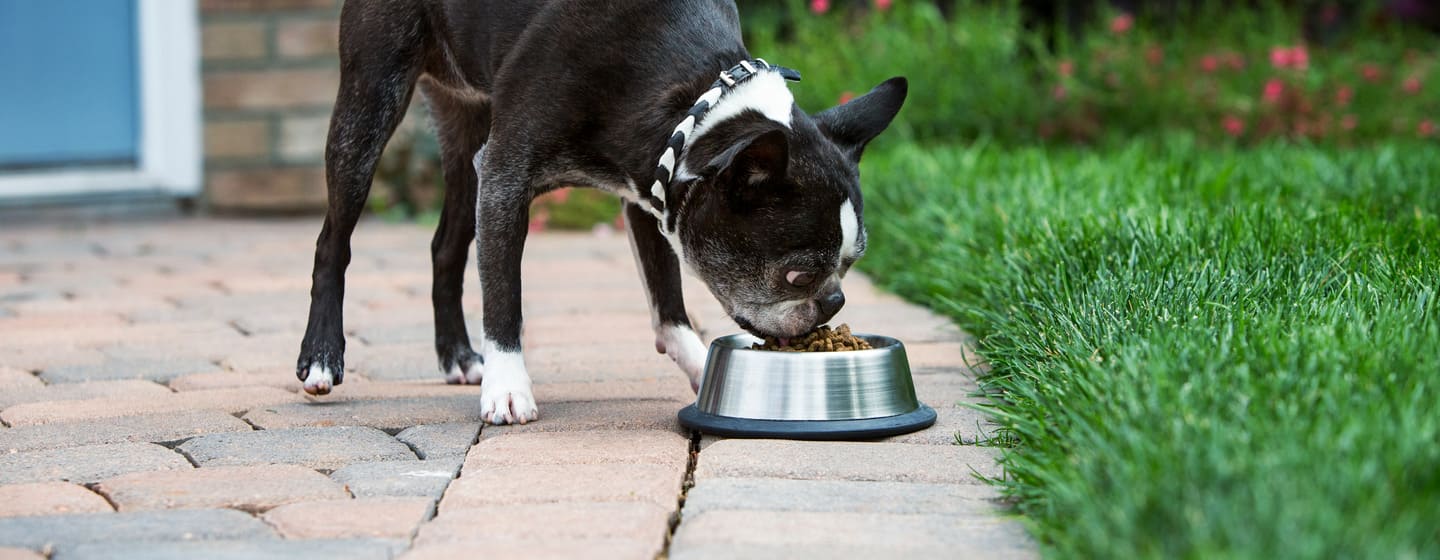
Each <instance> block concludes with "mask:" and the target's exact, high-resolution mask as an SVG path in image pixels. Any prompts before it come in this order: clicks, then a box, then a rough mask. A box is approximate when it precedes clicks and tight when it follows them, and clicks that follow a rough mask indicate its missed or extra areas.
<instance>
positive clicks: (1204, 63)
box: [1200, 54, 1220, 74]
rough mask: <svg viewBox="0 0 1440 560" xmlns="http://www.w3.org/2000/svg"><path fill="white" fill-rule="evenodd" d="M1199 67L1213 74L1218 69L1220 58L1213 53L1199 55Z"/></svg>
mask: <svg viewBox="0 0 1440 560" xmlns="http://www.w3.org/2000/svg"><path fill="white" fill-rule="evenodd" d="M1200 69H1201V70H1203V71H1204V72H1205V73H1206V74H1213V73H1215V71H1216V70H1219V69H1220V59H1219V58H1216V57H1215V55H1213V54H1207V55H1205V56H1202V57H1200Z"/></svg>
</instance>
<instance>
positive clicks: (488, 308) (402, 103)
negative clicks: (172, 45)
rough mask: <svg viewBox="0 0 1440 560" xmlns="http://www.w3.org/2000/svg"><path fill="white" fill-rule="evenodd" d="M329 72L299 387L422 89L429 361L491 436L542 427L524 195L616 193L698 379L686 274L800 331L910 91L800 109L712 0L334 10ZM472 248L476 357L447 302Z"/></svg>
mask: <svg viewBox="0 0 1440 560" xmlns="http://www.w3.org/2000/svg"><path fill="white" fill-rule="evenodd" d="M340 64H341V76H340V91H339V94H338V96H337V98H336V102H335V111H334V114H333V116H332V117H331V121H330V133H329V138H328V140H327V143H326V150H325V166H326V170H325V171H326V182H327V184H328V187H329V200H330V207H329V212H328V213H327V214H326V216H325V226H324V228H323V229H322V230H321V232H320V238H319V240H318V242H317V243H316V250H315V271H314V276H313V287H312V288H311V291H310V296H311V303H310V319H309V325H308V327H307V328H306V331H305V339H304V341H303V342H302V346H301V350H300V360H299V364H298V367H297V371H296V373H297V375H298V376H299V377H300V378H301V379H302V380H304V382H305V390H306V391H307V392H309V393H312V394H324V393H327V392H329V390H330V388H331V386H332V385H336V384H339V383H340V382H341V381H342V375H343V374H344V362H343V353H344V350H345V338H344V334H343V332H342V328H341V325H342V319H341V300H342V298H343V297H344V293H345V283H344V282H345V278H344V275H345V268H346V266H347V265H348V263H349V261H350V234H351V232H353V231H354V229H355V223H356V221H357V220H358V219H359V217H360V212H361V210H362V209H363V207H364V204H365V199H366V196H367V195H368V193H369V190H370V183H371V180H372V178H373V175H374V171H375V164H376V160H377V159H378V158H379V157H380V153H381V151H382V150H383V148H384V146H385V143H386V142H387V141H388V139H389V138H390V135H391V134H392V133H393V132H394V130H395V126H396V125H397V124H398V123H399V122H400V119H401V117H402V116H403V114H404V112H405V108H406V106H407V105H408V103H409V101H410V95H411V93H412V92H413V91H414V89H415V86H416V84H419V86H420V88H421V91H422V92H423V93H424V94H425V96H426V98H427V99H428V100H429V103H430V109H431V113H432V115H433V117H434V119H435V121H436V123H437V127H438V131H439V136H440V142H441V146H442V152H443V154H442V157H443V160H444V167H445V169H444V174H445V175H444V176H445V184H446V189H445V208H444V213H443V214H442V216H441V220H440V226H439V229H438V230H437V231H436V232H435V238H434V242H433V243H432V244H431V252H432V256H433V263H434V267H433V268H434V286H433V294H432V299H433V303H434V307H435V349H436V352H437V353H438V354H439V359H440V369H441V370H442V371H444V372H445V373H446V375H447V378H448V380H449V381H450V382H451V383H481V387H482V389H481V395H482V396H481V401H482V403H481V415H482V417H484V418H485V420H486V421H488V422H491V423H496V424H504V423H512V422H520V423H524V422H527V421H530V420H534V419H535V418H536V417H537V414H538V411H537V409H536V406H535V400H534V398H533V396H532V395H531V390H530V377H529V375H528V374H527V373H526V371H525V363H524V360H523V358H522V356H521V352H520V325H521V317H520V256H521V252H522V251H523V249H524V245H525V235H526V230H527V227H526V226H527V223H528V212H529V205H530V202H531V200H532V199H533V198H534V197H535V196H537V195H539V194H541V193H544V192H547V191H550V190H553V189H558V188H562V187H595V188H600V189H604V190H607V191H609V192H612V193H615V194H617V195H619V196H621V197H623V198H624V199H625V200H626V202H627V203H626V207H625V216H626V219H627V221H628V228H627V229H628V230H629V232H630V242H631V246H632V248H633V249H634V251H635V255H636V258H637V259H638V260H639V264H640V270H641V276H642V280H643V281H644V283H645V287H646V290H647V292H648V294H649V298H650V307H651V310H652V317H653V324H654V327H655V333H656V339H655V345H656V349H657V350H659V351H661V352H663V353H665V354H667V355H669V356H670V357H671V358H672V359H673V360H675V362H676V363H677V364H679V366H680V368H681V369H683V370H684V371H685V372H686V373H687V374H689V376H690V380H691V384H692V385H696V384H698V383H699V379H700V373H701V366H702V365H703V362H704V359H705V347H704V345H703V344H702V343H701V342H700V339H699V337H697V336H696V335H695V333H694V332H693V331H692V329H691V328H690V324H689V321H688V319H687V318H686V313H685V306H684V302H683V301H682V299H681V282H680V270H681V268H682V267H684V268H685V269H686V270H687V271H688V272H690V273H692V274H695V275H697V276H699V277H700V278H701V279H702V280H704V282H705V284H706V285H707V286H708V287H709V288H710V291H711V293H713V294H714V295H715V297H716V298H717V299H719V301H720V303H721V304H722V305H723V306H724V308H725V311H726V312H727V313H729V314H730V316H731V317H732V318H734V319H735V322H736V323H737V324H739V325H740V326H742V327H743V328H745V329H746V330H748V331H750V332H752V333H755V334H761V335H773V336H781V337H790V336H798V335H801V334H803V333H806V332H809V331H810V330H812V329H813V328H814V327H816V326H817V325H819V324H821V323H824V322H825V321H827V320H829V319H830V317H832V316H834V315H835V313H836V312H837V311H839V309H840V307H841V306H842V305H843V304H844V302H845V298H844V295H843V294H842V293H841V291H840V279H841V278H842V277H843V276H844V275H845V272H846V270H848V269H849V267H850V265H851V264H852V263H854V261H855V260H856V259H858V258H859V257H860V255H861V254H862V253H863V252H864V249H865V230H864V227H863V224H864V222H863V220H862V219H861V210H862V205H861V201H860V183H859V177H858V172H857V167H856V165H857V162H858V161H859V159H860V153H861V151H862V150H863V149H864V148H865V144H866V143H867V142H869V141H870V140H871V139H872V138H874V137H875V136H876V135H878V134H880V132H881V131H882V130H884V129H885V127H886V126H887V125H889V123H890V120H891V119H893V118H894V116H895V114H896V112H898V111H899V110H900V105H901V104H902V103H903V102H904V100H905V93H906V83H905V80H904V79H903V78H894V79H891V80H889V81H887V82H885V83H883V84H881V85H880V86H878V87H876V88H875V89H874V90H873V91H871V92H870V93H869V94H867V95H865V96H863V97H860V98H858V99H855V100H853V101H851V102H849V103H847V104H844V105H841V106H839V107H835V108H832V109H829V110H827V111H824V112H822V113H819V114H816V115H814V116H811V115H807V114H805V113H804V112H802V111H801V110H800V109H799V108H797V107H795V105H794V101H793V98H792V96H791V94H790V92H789V90H788V89H787V85H786V78H787V77H789V78H795V77H797V76H796V75H794V74H793V71H790V70H787V69H784V68H780V67H778V66H771V65H769V64H768V63H766V62H764V61H762V60H759V59H752V58H751V56H750V53H748V52H747V51H746V50H745V47H744V45H743V44H741V39H740V27H739V17H738V14H737V13H736V8H735V5H734V3H733V2H731V1H728V0H612V1H605V2H586V1H563V0H548V1H533V2H521V1H515V0H469V1H465V0H350V1H348V2H346V3H345V6H344V8H343V9H342V11H341V23H340ZM726 69H729V70H728V71H727V70H726ZM697 100H698V101H697ZM657 163H658V165H657ZM477 237H478V242H477V243H476V253H477V257H478V259H479V265H480V280H481V287H482V294H481V295H482V297H483V300H484V333H483V338H482V340H483V342H482V346H481V353H479V354H477V353H476V352H475V351H474V350H473V349H472V348H471V346H470V337H469V335H468V333H467V332H466V329H465V321H464V318H463V316H462V310H461V304H460V291H461V285H462V281H463V276H462V275H463V274H464V270H465V261H466V248H467V247H468V246H469V244H470V242H471V240H472V239H476V238H477ZM481 356H483V357H484V359H483V364H484V365H483V367H482V358H481ZM482 379H483V380H482Z"/></svg>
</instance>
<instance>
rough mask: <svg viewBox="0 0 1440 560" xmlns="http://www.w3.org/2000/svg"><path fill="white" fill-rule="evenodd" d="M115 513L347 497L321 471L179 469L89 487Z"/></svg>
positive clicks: (254, 508)
mask: <svg viewBox="0 0 1440 560" xmlns="http://www.w3.org/2000/svg"><path fill="white" fill-rule="evenodd" d="M95 490H96V491H97V492H99V493H101V494H103V495H104V496H105V497H106V498H108V499H109V500H110V501H111V502H112V503H114V504H115V507H116V509H118V510H119V511H145V510H157V509H191V508H232V509H238V510H241V511H248V512H258V511H266V510H268V509H270V508H273V507H275V506H280V505H284V504H290V503H295V502H303V501H310V500H342V499H349V498H350V493H349V492H346V491H345V488H344V487H343V486H341V485H339V484H338V483H336V482H334V481H332V480H330V479H329V478H327V477H326V476H325V475H323V474H320V473H318V472H315V471H313V470H310V469H307V468H303V467H299V466H295V465H261V466H255V467H208V468H203V469H192V470H189V471H184V472H174V473H167V472H138V473H131V474H127V475H122V476H117V477H114V478H110V479H106V480H103V481H101V482H100V483H99V484H96V485H95Z"/></svg>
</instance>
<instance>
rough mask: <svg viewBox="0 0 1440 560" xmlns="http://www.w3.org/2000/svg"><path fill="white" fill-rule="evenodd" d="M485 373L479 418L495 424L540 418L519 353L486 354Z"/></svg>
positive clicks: (497, 352) (523, 362)
mask: <svg viewBox="0 0 1440 560" xmlns="http://www.w3.org/2000/svg"><path fill="white" fill-rule="evenodd" d="M485 362H486V367H485V369H486V375H485V379H484V380H483V381H482V382H481V383H480V418H481V419H483V420H485V421H486V422H489V423H491V424H495V425H501V424H524V423H527V422H532V421H534V420H535V419H537V418H539V417H540V409H539V408H538V407H536V406H535V394H534V393H533V392H531V389H530V374H529V373H528V372H526V371H525V360H524V358H522V357H521V355H520V353H519V352H499V351H494V352H488V353H486V354H485Z"/></svg>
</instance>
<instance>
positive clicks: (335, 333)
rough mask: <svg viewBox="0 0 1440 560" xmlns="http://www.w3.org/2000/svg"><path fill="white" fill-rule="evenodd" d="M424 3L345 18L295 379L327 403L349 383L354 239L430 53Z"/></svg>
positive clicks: (350, 10)
mask: <svg viewBox="0 0 1440 560" xmlns="http://www.w3.org/2000/svg"><path fill="white" fill-rule="evenodd" d="M424 25H425V16H424V13H423V11H422V7H421V6H420V4H419V3H418V2H411V1H398V2H386V1H379V2H371V1H352V2H346V3H345V6H344V8H342V10H341V13H340V90H339V93H338V94H337V95H336V98H335V109H334V112H333V113H332V114H331V117H330V134H329V136H328V138H327V139H326V141H325V183H326V188H327V189H328V193H329V209H328V210H327V211H326V213H325V225H324V227H323V228H322V229H321V230H320V238H319V239H318V240H317V241H316V242H315V269H314V272H313V273H312V276H311V287H310V318H309V320H308V322H307V325H306V327H305V338H304V339H303V340H302V341H301V343H300V358H299V360H298V361H297V364H296V370H295V375H296V376H297V377H299V378H300V379H301V380H302V381H304V382H305V392H307V393H310V394H312V395H323V394H325V393H328V392H330V389H331V387H333V386H334V385H339V384H340V383H341V382H342V381H343V380H344V375H345V359H344V353H345V332H344V321H343V318H342V316H341V311H342V303H343V301H344V298H345V268H346V267H347V266H348V265H349V264H350V235H351V233H353V232H354V231H355V223H356V222H357V221H359V219H360V213H361V211H363V210H364V209H365V199H366V198H367V197H368V196H369V194H370V182H371V181H372V180H373V179H374V176H375V165H376V164H377V163H378V161H379V159H380V154H381V152H382V151H383V150H384V149H385V143H386V142H387V141H388V140H389V139H390V135H391V134H393V133H394V132H395V127H396V125H398V124H400V119H401V118H403V117H404V116H405V108H406V106H407V105H408V104H409V102H410V95H411V92H412V91H413V90H414V87H415V80H416V78H417V77H418V76H419V74H420V69H421V61H422V57H423V55H424V51H425V44H424V42H425V39H424V37H425V33H424V29H423V27H424Z"/></svg>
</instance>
